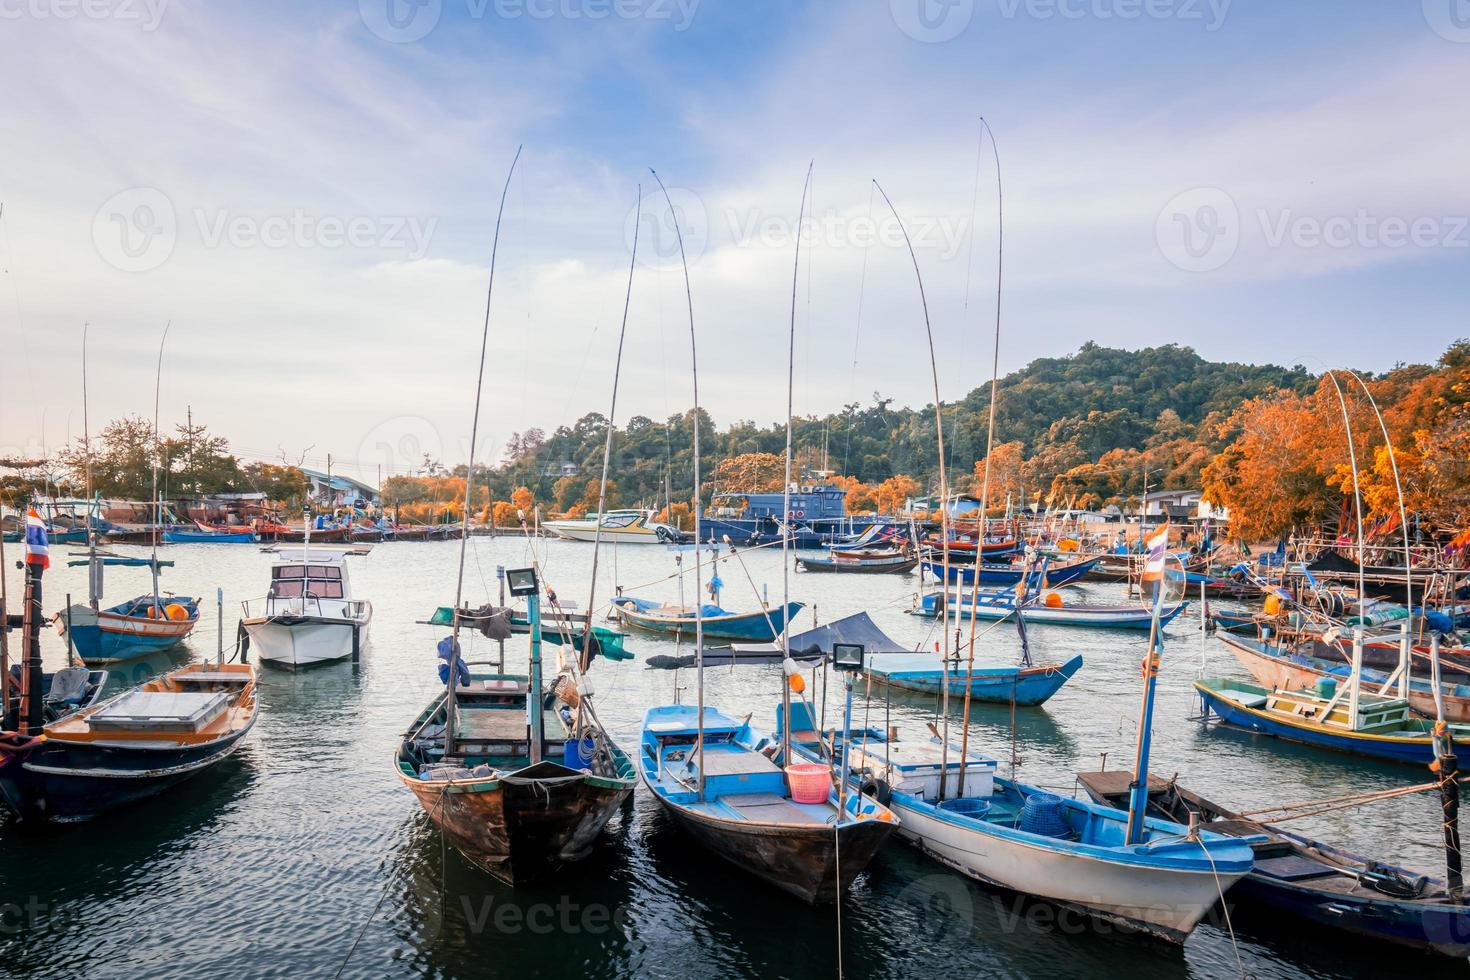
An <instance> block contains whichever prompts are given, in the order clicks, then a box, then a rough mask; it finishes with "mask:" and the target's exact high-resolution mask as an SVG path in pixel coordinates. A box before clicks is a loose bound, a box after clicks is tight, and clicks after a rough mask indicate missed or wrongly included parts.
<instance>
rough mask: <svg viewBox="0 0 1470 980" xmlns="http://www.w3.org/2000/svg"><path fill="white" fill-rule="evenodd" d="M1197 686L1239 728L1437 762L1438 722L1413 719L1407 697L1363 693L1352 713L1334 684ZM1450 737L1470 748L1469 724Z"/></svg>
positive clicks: (1226, 682) (1210, 680) (1205, 702)
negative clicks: (1304, 687)
mask: <svg viewBox="0 0 1470 980" xmlns="http://www.w3.org/2000/svg"><path fill="white" fill-rule="evenodd" d="M1349 683H1351V682H1349ZM1347 686H1348V685H1344V687H1345V688H1346V687H1347ZM1194 688H1195V690H1196V691H1197V692H1199V697H1200V704H1201V707H1202V708H1203V709H1204V713H1205V717H1206V718H1208V717H1209V715H1210V714H1211V713H1213V714H1215V715H1216V716H1218V717H1219V718H1220V720H1221V721H1223V722H1225V723H1226V724H1227V725H1230V726H1232V727H1234V728H1242V729H1245V730H1246V731H1251V732H1259V733H1260V734H1262V735H1273V736H1276V737H1277V738H1283V739H1286V740H1287V741H1291V742H1299V743H1301V744H1303V745H1311V746H1315V747H1317V748H1323V749H1332V750H1334V751H1337V752H1348V753H1352V754H1353V755H1363V756H1368V757H1370V758H1374V759H1386V760H1388V761H1390V762H1407V763H1413V764H1416V765H1428V764H1429V763H1430V762H1432V761H1433V760H1434V746H1433V743H1432V740H1431V738H1430V734H1431V731H1432V729H1433V727H1434V724H1435V723H1434V722H1432V721H1429V720H1427V719H1424V718H1416V717H1413V715H1412V714H1411V712H1410V710H1409V702H1408V701H1407V700H1406V699H1404V698H1398V697H1389V696H1387V695H1379V694H1372V693H1370V692H1368V691H1359V692H1358V694H1357V702H1358V703H1357V711H1356V712H1353V711H1352V709H1351V707H1350V705H1349V704H1348V703H1346V702H1345V701H1344V700H1343V695H1342V692H1340V691H1339V690H1338V688H1337V685H1336V684H1335V683H1331V686H1330V687H1328V686H1325V685H1324V686H1323V687H1322V688H1321V689H1320V690H1273V689H1271V688H1266V687H1260V686H1258V685H1256V684H1251V683H1248V682H1246V681H1243V680H1238V679H1235V678H1228V677H1207V678H1202V679H1200V680H1198V681H1195V683H1194ZM1449 735H1450V737H1451V738H1452V739H1453V741H1454V745H1455V747H1456V748H1457V749H1459V748H1465V747H1467V746H1470V726H1465V725H1450V726H1449Z"/></svg>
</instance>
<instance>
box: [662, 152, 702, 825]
mask: <svg viewBox="0 0 1470 980" xmlns="http://www.w3.org/2000/svg"><path fill="white" fill-rule="evenodd" d="M648 172H649V173H651V174H653V179H654V180H656V181H658V189H659V190H661V191H663V195H664V203H665V204H667V205H668V207H669V219H670V220H671V221H672V222H673V223H674V235H675V237H676V238H677V239H678V242H679V264H680V265H682V266H683V267H684V302H685V305H686V306H687V307H688V309H689V363H690V373H691V375H692V376H693V379H694V420H693V428H694V447H693V448H694V506H693V511H694V597H695V601H694V667H695V671H696V676H697V677H698V681H697V683H696V692H697V693H696V696H697V698H698V707H697V708H696V709H695V723H696V729H695V753H696V758H698V760H699V799H700V801H701V802H702V801H703V800H704V611H703V606H704V603H703V602H702V601H700V596H701V595H703V592H704V581H703V566H702V565H701V564H700V560H699V553H700V540H699V531H700V526H699V507H700V497H701V496H702V494H701V490H700V485H699V350H698V347H697V345H696V343H695V334H694V291H693V290H692V289H691V288H690V286H689V258H688V256H686V255H685V254H684V232H683V231H682V230H681V229H680V228H679V212H678V211H677V210H676V209H675V208H674V201H673V198H671V197H669V189H668V188H667V187H665V186H664V182H663V179H662V178H661V177H659V175H658V171H657V170H654V169H653V168H652V167H649V168H648ZM681 581H682V579H681Z"/></svg>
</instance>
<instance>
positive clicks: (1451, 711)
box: [1223, 637, 1470, 723]
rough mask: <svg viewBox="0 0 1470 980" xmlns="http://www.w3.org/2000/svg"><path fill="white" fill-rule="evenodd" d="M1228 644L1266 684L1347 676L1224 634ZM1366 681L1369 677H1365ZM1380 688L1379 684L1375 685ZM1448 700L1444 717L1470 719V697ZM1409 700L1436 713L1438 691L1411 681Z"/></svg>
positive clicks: (1286, 685) (1285, 685) (1297, 685)
mask: <svg viewBox="0 0 1470 980" xmlns="http://www.w3.org/2000/svg"><path fill="white" fill-rule="evenodd" d="M1223 639H1224V640H1225V645H1226V646H1228V647H1229V648H1230V652H1231V653H1233V654H1235V659H1236V660H1238V661H1239V662H1240V665H1241V666H1242V667H1244V668H1245V669H1246V670H1248V671H1250V674H1251V676H1252V677H1254V678H1255V679H1256V683H1257V684H1259V685H1261V686H1262V687H1266V688H1281V689H1283V690H1288V691H1292V690H1301V689H1303V688H1310V687H1313V686H1315V685H1316V683H1317V681H1318V680H1320V679H1322V678H1324V677H1330V678H1332V679H1333V680H1335V681H1337V682H1338V683H1339V684H1341V683H1343V682H1344V680H1345V678H1343V677H1342V676H1340V675H1338V674H1334V673H1331V672H1329V671H1326V670H1322V669H1319V668H1317V667H1314V666H1311V665H1310V664H1307V663H1301V662H1298V661H1296V660H1288V659H1287V658H1285V657H1277V656H1273V655H1271V654H1268V653H1264V652H1262V651H1260V650H1258V649H1256V648H1255V646H1254V645H1253V644H1251V643H1250V642H1248V641H1247V642H1242V641H1236V640H1235V638H1234V637H1224V638H1223ZM1365 683H1366V680H1365ZM1372 689H1373V690H1377V686H1376V685H1373V686H1372ZM1442 698H1443V702H1444V717H1445V720H1446V721H1448V722H1453V723H1462V722H1470V697H1462V696H1460V695H1456V694H1451V693H1450V692H1448V691H1445V692H1444V694H1443V695H1442ZM1407 700H1408V702H1409V707H1411V708H1413V709H1414V710H1415V711H1417V712H1418V713H1419V714H1421V715H1424V716H1426V717H1430V718H1432V717H1435V711H1436V708H1435V702H1434V693H1433V691H1432V690H1428V689H1425V688H1423V687H1419V686H1417V685H1411V686H1410V688H1409V692H1408V697H1407Z"/></svg>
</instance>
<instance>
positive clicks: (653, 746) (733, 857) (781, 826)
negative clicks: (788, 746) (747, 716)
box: [638, 704, 897, 903]
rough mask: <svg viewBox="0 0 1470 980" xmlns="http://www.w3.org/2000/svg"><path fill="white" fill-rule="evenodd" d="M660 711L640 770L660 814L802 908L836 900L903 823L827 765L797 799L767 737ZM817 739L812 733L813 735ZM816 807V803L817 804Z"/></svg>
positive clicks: (671, 709)
mask: <svg viewBox="0 0 1470 980" xmlns="http://www.w3.org/2000/svg"><path fill="white" fill-rule="evenodd" d="M699 715H700V710H699V709H698V708H697V707H696V706H694V705H679V704H673V705H663V706H660V707H656V708H651V709H649V711H648V712H647V713H646V714H645V715H644V717H643V734H642V737H641V739H640V741H639V752H638V771H639V774H640V775H641V776H642V778H643V782H644V785H645V786H647V787H648V789H649V791H650V792H652V793H653V797H654V799H655V800H657V801H658V803H659V805H660V806H661V807H662V808H663V810H664V812H665V813H667V814H669V816H670V817H672V818H673V819H674V821H675V822H676V823H678V825H679V826H680V827H681V828H682V829H683V830H685V831H686V832H687V833H688V834H689V835H690V836H691V837H693V838H694V839H695V840H697V841H698V842H699V843H700V844H701V845H703V846H704V847H705V848H707V849H708V850H710V851H711V852H712V853H714V854H715V855H717V856H719V857H720V858H722V859H724V860H726V861H728V862H730V863H731V864H733V865H735V866H736V867H739V868H741V869H743V870H745V871H748V872H750V873H751V874H753V875H755V876H756V877H758V878H760V879H762V880H763V881H766V882H767V883H769V884H771V885H774V886H775V887H777V888H779V889H781V890H782V891H784V892H787V893H788V894H791V895H795V896H796V897H797V898H800V899H802V900H803V901H806V902H812V903H817V902H832V901H836V900H837V899H838V898H839V897H840V896H841V895H842V893H843V892H845V891H846V889H847V887H848V886H849V885H850V884H851V883H852V881H853V879H854V878H856V877H857V875H858V874H860V873H861V872H862V871H863V870H864V869H865V868H866V867H867V865H868V862H869V861H870V860H871V859H872V857H873V855H874V854H876V853H877V851H878V848H879V847H880V846H881V845H882V844H883V842H884V840H886V839H887V837H888V835H889V834H890V833H891V832H892V831H893V829H894V827H895V826H896V824H897V821H896V820H895V819H894V817H893V814H892V812H891V811H890V810H889V809H888V808H887V807H886V806H883V805H882V804H881V803H879V802H878V801H876V800H873V799H870V798H868V797H865V796H863V795H862V794H860V793H857V792H855V791H854V792H847V793H845V794H842V795H841V798H839V792H838V790H837V789H835V788H833V786H832V782H831V779H830V777H829V775H828V773H827V768H826V766H825V765H824V766H821V767H819V769H820V770H821V771H820V772H818V773H816V774H815V779H816V781H817V782H818V784H819V785H817V786H815V787H813V788H812V789H811V790H810V791H809V794H808V793H803V792H800V791H794V790H793V787H792V785H791V783H790V782H788V776H787V774H786V773H784V772H782V770H781V767H780V766H778V765H777V764H776V763H775V762H773V761H772V760H771V758H770V757H769V756H768V755H767V754H766V753H765V751H763V750H765V749H766V748H768V747H770V746H771V745H772V742H771V739H770V738H769V737H768V736H765V735H763V734H761V733H760V732H758V731H756V730H755V729H753V728H751V726H750V723H749V721H748V720H747V721H741V720H737V719H735V718H732V717H730V716H729V715H727V714H725V713H724V712H722V711H720V710H719V709H717V708H712V707H705V708H704V709H703V718H702V724H701V719H700V717H699ZM812 737H813V738H815V737H816V736H815V734H814V733H813V734H812ZM813 801H814V802H813Z"/></svg>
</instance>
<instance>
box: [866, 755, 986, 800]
mask: <svg viewBox="0 0 1470 980" xmlns="http://www.w3.org/2000/svg"><path fill="white" fill-rule="evenodd" d="M941 751H942V747H941V746H940V745H938V744H936V743H934V742H885V743H877V742H874V743H870V744H869V745H868V746H867V748H866V749H864V748H863V744H862V742H861V741H857V742H854V743H853V745H852V749H851V755H850V757H849V758H848V765H850V766H851V767H852V768H853V769H854V770H863V769H865V770H867V771H868V773H869V774H870V775H873V776H876V777H878V778H879V779H882V780H883V781H884V782H886V783H887V784H888V786H889V788H891V789H892V790H893V791H894V792H896V793H908V794H909V795H911V796H918V797H921V798H922V799H925V800H936V799H938V798H939V772H940V768H941V766H940V753H941ZM996 766H997V763H996V761H995V760H994V759H990V758H986V757H985V756H983V755H976V754H975V753H974V752H971V753H970V756H969V758H968V759H967V760H965V761H964V763H963V764H962V763H961V757H960V749H959V746H957V745H951V746H950V747H949V765H948V766H947V767H945V768H947V770H948V775H947V778H946V780H945V795H946V796H949V797H953V796H954V795H955V791H956V789H957V788H958V786H959V776H960V770H961V769H963V770H964V773H965V795H966V796H981V797H984V796H989V795H990V794H991V793H992V792H994V789H995V769H996Z"/></svg>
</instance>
